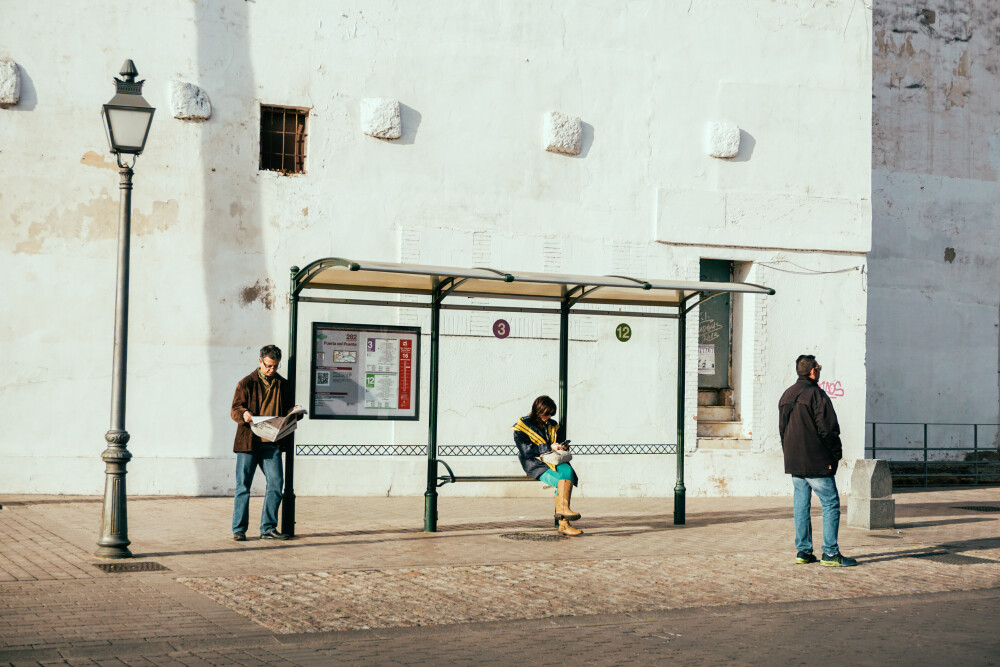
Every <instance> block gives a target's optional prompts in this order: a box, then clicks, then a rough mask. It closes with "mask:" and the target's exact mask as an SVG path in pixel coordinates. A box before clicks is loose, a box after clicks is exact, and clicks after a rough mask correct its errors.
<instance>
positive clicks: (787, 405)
mask: <svg viewBox="0 0 1000 667" xmlns="http://www.w3.org/2000/svg"><path fill="white" fill-rule="evenodd" d="M778 432H779V433H780V434H781V449H782V451H784V453H785V472H786V473H788V474H789V475H799V476H801V477H833V475H834V474H835V473H836V472H837V462H838V461H840V459H841V458H842V457H843V447H842V445H841V443H840V424H839V423H837V413H836V412H835V411H834V409H833V402H832V401H830V397H829V396H827V395H826V392H825V391H823V390H822V389H820V387H819V385H818V384H817V383H816V381H815V380H813V379H811V378H808V377H800V378H799V380H798V382H796V383H795V384H793V385H792V386H791V387H789V388H788V389H786V390H785V393H784V394H782V395H781V400H780V401H778Z"/></svg>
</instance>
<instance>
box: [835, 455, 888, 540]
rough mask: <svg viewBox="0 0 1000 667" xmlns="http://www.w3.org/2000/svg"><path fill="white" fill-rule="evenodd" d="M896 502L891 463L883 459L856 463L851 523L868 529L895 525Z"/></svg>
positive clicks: (852, 490)
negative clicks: (893, 495) (893, 494)
mask: <svg viewBox="0 0 1000 667" xmlns="http://www.w3.org/2000/svg"><path fill="white" fill-rule="evenodd" d="M895 519H896V501H895V500H893V499H892V475H891V474H890V473H889V464H888V463H886V462H885V461H882V460H879V459H864V460H860V461H856V462H855V463H854V470H853V471H852V472H851V494H850V499H849V501H848V503H847V525H848V526H854V527H856V528H866V529H868V530H878V529H882V528H892V527H893V526H895Z"/></svg>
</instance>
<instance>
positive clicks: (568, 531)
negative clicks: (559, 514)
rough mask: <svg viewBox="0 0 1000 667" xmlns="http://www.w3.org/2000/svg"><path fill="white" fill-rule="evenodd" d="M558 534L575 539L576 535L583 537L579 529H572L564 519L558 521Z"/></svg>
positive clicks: (571, 525)
mask: <svg viewBox="0 0 1000 667" xmlns="http://www.w3.org/2000/svg"><path fill="white" fill-rule="evenodd" d="M559 532H560V533H562V534H563V535H569V536H570V537H576V536H577V535H583V531H582V530H580V529H579V528H574V527H573V524H571V523H570V522H569V521H567V520H566V519H559Z"/></svg>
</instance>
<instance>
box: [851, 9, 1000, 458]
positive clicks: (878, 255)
mask: <svg viewBox="0 0 1000 667" xmlns="http://www.w3.org/2000/svg"><path fill="white" fill-rule="evenodd" d="M998 30H1000V7H998V6H997V4H996V3H995V2H990V1H988V0H971V1H963V2H956V1H952V0H935V1H933V2H927V3H924V4H923V5H920V9H919V10H917V9H914V5H913V4H912V3H907V2H902V1H901V0H881V1H880V2H877V3H875V33H874V35H875V40H874V63H873V65H874V68H873V69H874V82H873V100H874V120H873V137H874V138H873V158H872V190H873V209H874V210H873V216H874V225H873V227H874V235H873V236H874V239H873V246H872V253H871V255H870V258H869V260H870V263H871V281H870V288H871V293H870V294H871V296H870V299H869V310H868V321H869V331H870V332H871V336H870V338H869V344H868V368H869V374H868V377H869V380H868V382H869V392H868V408H867V412H868V417H867V418H868V420H869V421H873V422H939V423H950V424H955V423H993V424H996V423H997V422H998V421H1000V393H998V374H997V373H998V363H997V362H998V356H1000V345H998V328H1000V268H998V267H1000V209H998V203H997V202H998V198H997V195H998V173H1000V119H998V118H997V108H998V106H1000V71H998V69H997V56H996V34H997V31H998ZM878 429H879V433H878V442H879V444H882V445H891V446H908V445H907V443H909V444H911V445H912V444H918V445H921V446H922V440H923V436H922V428H921V427H889V426H879V427H878ZM996 433H997V431H996V427H995V426H994V427H984V428H983V429H982V431H981V433H980V441H979V444H980V446H983V445H985V446H992V447H996V446H997V440H996V438H997V436H996ZM972 438H973V433H972V429H971V427H962V428H933V427H932V428H931V430H930V433H929V441H930V442H929V444H930V446H932V447H933V446H968V447H971V446H972ZM869 439H870V434H869ZM949 443H951V444H949ZM880 456H883V457H892V456H897V457H899V458H910V456H908V455H906V454H892V453H889V452H886V453H885V454H880Z"/></svg>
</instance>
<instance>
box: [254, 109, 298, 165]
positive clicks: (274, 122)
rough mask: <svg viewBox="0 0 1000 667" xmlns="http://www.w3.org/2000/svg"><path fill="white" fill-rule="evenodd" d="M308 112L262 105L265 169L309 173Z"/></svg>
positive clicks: (263, 162)
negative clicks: (307, 160)
mask: <svg viewBox="0 0 1000 667" xmlns="http://www.w3.org/2000/svg"><path fill="white" fill-rule="evenodd" d="M307 115H308V112H307V111H304V110H301V109H291V108H288V107H272V106H261V108H260V169H261V171H280V172H282V173H283V174H302V173H305V164H306V116H307Z"/></svg>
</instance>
